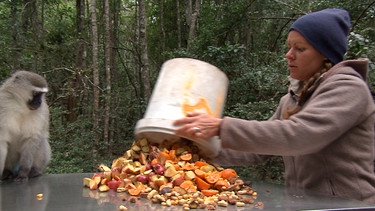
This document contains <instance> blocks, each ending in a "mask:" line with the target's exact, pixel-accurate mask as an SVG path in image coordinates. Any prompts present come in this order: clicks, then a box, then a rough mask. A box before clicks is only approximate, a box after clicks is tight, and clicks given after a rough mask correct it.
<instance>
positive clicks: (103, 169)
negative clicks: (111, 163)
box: [98, 163, 111, 172]
mask: <svg viewBox="0 0 375 211" xmlns="http://www.w3.org/2000/svg"><path fill="white" fill-rule="evenodd" d="M98 169H99V171H101V172H105V171H111V169H110V168H109V167H108V166H107V165H105V164H103V163H102V164H100V165H99V167H98Z"/></svg>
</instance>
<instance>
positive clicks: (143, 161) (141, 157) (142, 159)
mask: <svg viewBox="0 0 375 211" xmlns="http://www.w3.org/2000/svg"><path fill="white" fill-rule="evenodd" d="M139 162H140V163H141V164H142V165H145V164H147V157H146V155H145V154H144V153H143V152H141V153H139Z"/></svg>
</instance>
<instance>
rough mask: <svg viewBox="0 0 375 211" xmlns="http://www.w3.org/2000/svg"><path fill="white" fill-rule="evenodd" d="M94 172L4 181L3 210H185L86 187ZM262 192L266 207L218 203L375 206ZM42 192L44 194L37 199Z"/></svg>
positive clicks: (280, 190)
mask: <svg viewBox="0 0 375 211" xmlns="http://www.w3.org/2000/svg"><path fill="white" fill-rule="evenodd" d="M92 175H93V173H82V174H47V175H43V176H40V177H37V178H33V179H30V180H29V181H28V182H26V183H15V182H13V181H3V182H2V183H1V184H0V210H2V211H8V210H12V211H17V210H26V211H34V210H37V211H44V210H48V211H49V210H53V211H59V210H64V211H66V210H69V211H70V210H79V211H82V210H90V211H93V210H114V211H116V210H119V206H120V205H124V206H126V207H127V208H128V210H129V211H130V210H137V211H143V210H147V211H148V210H182V207H180V206H172V207H163V206H161V205H159V204H153V203H151V202H150V201H148V200H147V199H143V198H142V199H137V201H136V202H135V203H132V202H130V201H129V200H124V199H129V197H130V196H129V195H127V194H126V193H116V192H114V191H112V190H110V191H109V192H101V193H100V192H98V191H92V190H90V189H88V188H84V187H83V178H84V177H91V176H92ZM253 189H255V190H256V191H257V192H258V197H257V199H256V202H263V204H264V205H263V207H262V208H256V207H255V206H254V205H247V206H246V207H242V208H240V207H238V208H236V207H235V206H233V205H229V206H228V207H218V209H217V210H262V211H263V210H277V211H280V210H375V205H369V204H366V203H363V202H360V201H354V200H353V201H351V200H344V199H340V198H335V197H327V196H323V195H320V194H317V193H314V192H311V191H306V190H296V189H289V188H285V187H284V186H283V185H276V184H269V183H262V182H253ZM39 193H42V194H43V198H42V199H41V200H38V199H37V194H39Z"/></svg>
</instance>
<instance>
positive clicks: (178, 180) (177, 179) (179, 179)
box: [172, 174, 185, 186]
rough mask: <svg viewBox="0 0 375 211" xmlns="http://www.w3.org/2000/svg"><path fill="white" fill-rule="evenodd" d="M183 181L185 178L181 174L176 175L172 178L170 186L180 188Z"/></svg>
mask: <svg viewBox="0 0 375 211" xmlns="http://www.w3.org/2000/svg"><path fill="white" fill-rule="evenodd" d="M184 181H185V177H184V176H183V175H182V174H176V175H175V176H174V177H172V184H173V185H174V186H180V185H181V183H183V182H184Z"/></svg>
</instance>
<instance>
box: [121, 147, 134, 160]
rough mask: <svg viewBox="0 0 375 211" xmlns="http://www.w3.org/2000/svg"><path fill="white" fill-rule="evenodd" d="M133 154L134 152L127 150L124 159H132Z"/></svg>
mask: <svg viewBox="0 0 375 211" xmlns="http://www.w3.org/2000/svg"><path fill="white" fill-rule="evenodd" d="M131 152H132V150H130V149H129V150H127V151H126V152H125V153H124V155H123V157H124V158H125V159H130V158H131V155H132V154H131Z"/></svg>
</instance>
